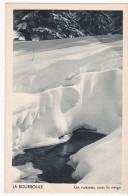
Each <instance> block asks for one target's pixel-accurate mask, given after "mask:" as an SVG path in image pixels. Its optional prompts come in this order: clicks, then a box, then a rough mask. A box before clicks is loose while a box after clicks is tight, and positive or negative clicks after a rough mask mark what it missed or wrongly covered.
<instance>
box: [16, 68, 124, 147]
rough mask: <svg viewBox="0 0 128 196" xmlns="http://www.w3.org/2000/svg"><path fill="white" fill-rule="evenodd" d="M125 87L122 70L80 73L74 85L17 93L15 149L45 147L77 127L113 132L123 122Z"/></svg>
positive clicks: (105, 132) (74, 79) (72, 82)
mask: <svg viewBox="0 0 128 196" xmlns="http://www.w3.org/2000/svg"><path fill="white" fill-rule="evenodd" d="M110 81H111V86H110ZM121 86H122V71H121V70H119V69H114V70H107V71H101V72H87V73H83V74H79V75H77V76H75V77H74V78H72V81H71V86H59V87H56V88H53V89H49V90H47V91H45V92H41V93H36V94H27V93H13V96H14V97H13V99H14V100H16V101H15V103H14V106H15V107H14V113H13V116H14V117H13V119H14V121H13V130H14V134H13V138H14V143H13V145H14V149H16V148H19V147H20V148H29V147H36V146H39V144H41V145H42V144H43V142H44V141H46V140H48V138H51V137H52V138H57V139H58V138H59V137H60V136H63V135H65V134H68V133H72V131H73V130H74V129H76V128H77V127H84V128H90V129H95V130H97V131H98V132H100V133H104V134H109V133H111V132H112V131H113V130H114V129H115V128H116V127H117V126H118V125H119V124H120V123H121V119H122V117H121V116H122V115H121V111H122V106H121V103H122V99H121V93H120V92H121ZM45 143H46V142H45Z"/></svg>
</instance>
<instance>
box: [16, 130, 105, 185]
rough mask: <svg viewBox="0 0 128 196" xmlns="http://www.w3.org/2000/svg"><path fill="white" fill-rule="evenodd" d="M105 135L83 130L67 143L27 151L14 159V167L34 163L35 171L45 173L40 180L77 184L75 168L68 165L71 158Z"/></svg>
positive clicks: (77, 132) (40, 176)
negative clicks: (73, 173) (73, 174)
mask: <svg viewBox="0 0 128 196" xmlns="http://www.w3.org/2000/svg"><path fill="white" fill-rule="evenodd" d="M104 136H105V135H103V134H98V133H96V132H90V131H87V130H86V131H85V130H83V129H81V130H79V131H76V132H74V134H73V136H72V137H71V138H70V140H68V141H67V142H65V143H61V144H57V145H53V146H47V147H40V148H33V149H27V150H25V153H24V154H19V155H17V156H15V157H14V159H13V161H12V164H13V166H19V165H25V164H26V163H27V162H32V164H33V167H34V168H35V169H39V170H42V171H43V174H40V175H39V176H38V178H39V179H40V180H41V181H46V182H49V183H76V181H75V180H74V179H72V177H71V174H72V172H73V168H72V167H71V166H70V165H67V164H66V163H67V162H68V161H69V156H70V155H71V154H74V153H76V152H77V151H78V150H79V149H81V148H82V147H84V146H87V145H89V144H91V143H93V142H95V141H97V140H99V139H101V138H103V137H104Z"/></svg>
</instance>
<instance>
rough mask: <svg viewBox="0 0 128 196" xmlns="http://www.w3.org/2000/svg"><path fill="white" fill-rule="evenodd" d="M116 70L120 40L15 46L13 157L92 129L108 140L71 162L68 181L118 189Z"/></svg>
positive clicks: (119, 61)
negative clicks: (21, 152)
mask: <svg viewBox="0 0 128 196" xmlns="http://www.w3.org/2000/svg"><path fill="white" fill-rule="evenodd" d="M121 69H122V37H121V35H107V36H96V37H85V38H72V39H71V38H70V39H65V40H53V41H40V42H16V43H14V72H13V74H14V85H13V87H14V88H13V91H14V93H13V96H14V100H15V104H14V106H13V149H14V151H15V152H16V151H17V150H18V151H21V150H22V149H25V148H32V147H38V146H43V145H50V144H53V143H54V144H55V143H60V142H65V141H67V140H68V139H69V138H70V134H71V133H72V131H73V130H75V129H77V128H79V127H85V128H89V129H93V130H94V129H95V130H96V131H97V132H100V133H104V134H109V135H108V136H106V137H105V139H101V140H100V141H98V142H96V143H94V144H92V145H89V146H87V147H84V148H83V149H81V150H80V151H79V152H77V153H76V154H75V155H72V156H71V157H70V162H69V164H71V165H72V166H73V167H74V168H75V171H74V173H73V177H74V178H76V179H77V180H78V181H79V183H80V182H82V183H120V182H121V134H119V132H120V131H118V129H119V128H118V127H121V122H122V90H121V89H122V70H121ZM114 130H116V131H114ZM67 134H68V135H67ZM60 136H64V137H61V138H62V139H59V138H60ZM117 143H118V144H119V145H118V146H117ZM104 154H106V156H104ZM114 161H115V162H116V163H118V164H116V166H115V165H114ZM74 165H75V166H74ZM103 169H104V170H103ZM103 171H104V173H102V172H103ZM115 174H116V175H115ZM96 176H97V177H96ZM112 176H114V179H113V178H112ZM80 180H81V181H80Z"/></svg>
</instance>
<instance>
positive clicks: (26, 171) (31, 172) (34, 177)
mask: <svg viewBox="0 0 128 196" xmlns="http://www.w3.org/2000/svg"><path fill="white" fill-rule="evenodd" d="M12 168H13V171H14V172H13V174H14V176H13V182H18V183H19V182H29V183H30V182H32V183H35V182H39V179H38V175H39V174H42V173H43V172H42V171H41V170H39V169H34V168H33V164H32V163H31V162H30V163H26V164H25V165H20V166H16V167H12Z"/></svg>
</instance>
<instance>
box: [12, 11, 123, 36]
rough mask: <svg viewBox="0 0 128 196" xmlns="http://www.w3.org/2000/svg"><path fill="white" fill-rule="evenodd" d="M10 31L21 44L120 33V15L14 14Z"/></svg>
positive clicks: (92, 12)
mask: <svg viewBox="0 0 128 196" xmlns="http://www.w3.org/2000/svg"><path fill="white" fill-rule="evenodd" d="M14 30H16V31H17V33H18V35H19V36H23V37H25V40H32V39H33V38H34V39H38V40H43V39H45V40H46V39H62V38H67V37H79V36H85V35H104V34H107V33H122V12H120V11H86V10H77V11H76V10H72V11H71V10H14Z"/></svg>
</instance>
